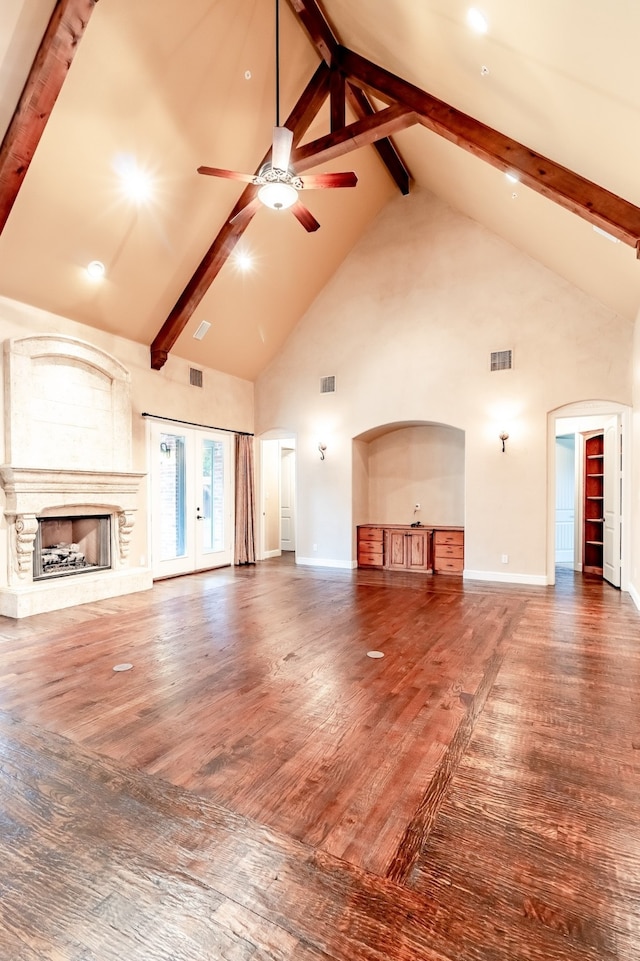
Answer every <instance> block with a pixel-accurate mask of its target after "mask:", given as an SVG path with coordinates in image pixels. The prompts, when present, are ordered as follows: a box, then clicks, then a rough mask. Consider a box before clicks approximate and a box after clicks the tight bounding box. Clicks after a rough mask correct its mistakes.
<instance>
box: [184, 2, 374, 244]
mask: <svg viewBox="0 0 640 961" xmlns="http://www.w3.org/2000/svg"><path fill="white" fill-rule="evenodd" d="M292 146H293V131H291V130H289V128H288V127H281V126H280V18H279V0H276V125H275V127H274V128H273V142H272V147H271V159H270V160H269V161H267V162H266V163H264V164H263V165H262V167H261V168H260V170H259V172H258V173H257V174H243V173H239V172H238V171H236V170H225V169H224V168H221V167H198V173H199V174H206V175H207V176H209V177H222V178H224V179H226V180H240V181H242V182H243V183H247V184H254V185H255V186H256V187H259V188H260V189H259V190H258V194H257V196H256V197H254V198H253V200H250V201H249V203H248V204H247V205H246V206H245V207H243V208H242V210H241V211H240V212H239V213H237V214H236V216H235V217H234V218H233V220H236V219H238V218H240V217H242V218H245V217H248V216H250V215H253V214H254V213H255V211H256V210H257V209H258V208H259V207H260V206H261V205H264V206H265V207H271V209H272V210H290V211H291V213H292V214H293V216H294V217H295V218H296V220H298V221H299V223H301V224H302V226H303V227H304V228H305V230H308V231H309V232H312V231H314V230H317V229H318V227H319V226H320V224H319V223H318V221H317V220H316V218H315V217H314V216H313V214H312V213H311V211H310V210H308V209H307V208H306V207H305V205H304V204H303V203H302V201H301V200H300V199H299V198H298V192H299V191H300V190H323V189H327V188H333V187H355V185H356V184H357V182H358V178H357V177H356V175H355V173H353V171H350V172H348V173H319V174H310V175H305V176H304V177H300V176H298V175H297V174H296V173H295V171H294V170H291V169H290V167H289V162H290V159H291V148H292Z"/></svg>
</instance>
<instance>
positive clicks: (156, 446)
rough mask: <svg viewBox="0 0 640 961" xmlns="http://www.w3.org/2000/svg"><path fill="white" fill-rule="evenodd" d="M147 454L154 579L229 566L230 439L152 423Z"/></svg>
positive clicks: (225, 436) (208, 432)
mask: <svg viewBox="0 0 640 961" xmlns="http://www.w3.org/2000/svg"><path fill="white" fill-rule="evenodd" d="M151 452H152V454H151V459H150V463H151V488H152V494H151V514H152V517H151V520H152V523H151V529H152V547H151V556H152V567H153V574H154V577H169V576H172V575H175V574H188V573H192V572H193V571H198V570H205V569H207V568H211V567H221V566H223V565H225V564H230V563H231V550H232V518H231V503H232V498H231V493H232V473H231V442H230V438H229V435H226V434H220V433H217V432H213V431H204V430H197V429H195V428H189V427H181V426H178V427H176V426H175V425H173V424H166V423H163V422H161V421H159V422H154V423H152V425H151Z"/></svg>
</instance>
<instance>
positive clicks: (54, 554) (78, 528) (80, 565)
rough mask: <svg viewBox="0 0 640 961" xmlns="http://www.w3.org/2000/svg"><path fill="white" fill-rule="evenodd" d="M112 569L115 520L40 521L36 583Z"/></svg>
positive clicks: (89, 517)
mask: <svg viewBox="0 0 640 961" xmlns="http://www.w3.org/2000/svg"><path fill="white" fill-rule="evenodd" d="M110 568H111V517H110V515H109V514H91V515H87V516H82V517H39V518H38V531H37V533H36V538H35V543H34V551H33V579H34V581H38V580H43V579H44V578H48V577H65V576H67V575H69V574H83V573H86V572H88V571H104V570H109V569H110Z"/></svg>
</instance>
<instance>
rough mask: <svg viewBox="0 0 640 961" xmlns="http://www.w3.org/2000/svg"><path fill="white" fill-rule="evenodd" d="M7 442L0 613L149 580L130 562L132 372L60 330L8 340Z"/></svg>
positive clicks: (91, 596)
mask: <svg viewBox="0 0 640 961" xmlns="http://www.w3.org/2000/svg"><path fill="white" fill-rule="evenodd" d="M5 449H6V457H7V461H8V463H6V464H5V465H3V466H2V467H0V481H1V483H2V488H3V490H4V495H5V506H4V517H5V521H6V541H5V545H4V549H5V553H6V567H7V576H6V586H3V587H0V614H3V615H5V616H9V617H24V616H27V615H29V614H36V613H43V612H45V611H51V610H56V609H59V608H63V607H69V606H72V605H74V604H82V603H85V602H88V601H94V600H101V599H103V598H106V597H114V596H117V595H119V594H125V593H130V592H132V591H138V590H146V589H148V588H150V587H151V586H152V577H151V572H150V571H149V570H148V569H146V568H135V567H130V566H129V546H130V540H131V532H132V528H133V525H134V523H135V518H136V514H137V510H138V499H139V496H140V495H139V487H140V482H141V480H142V478H143V477H144V476H145V475H144V474H141V473H135V472H132V471H131V470H130V466H131V406H130V400H129V374H128V371H126V370H125V368H124V367H122V365H121V364H119V362H118V361H116V360H115V359H114V358H113V357H111V356H110V355H108V354H105V353H104V352H103V351H100V350H98V349H96V348H95V347H93V346H92V345H90V344H87V343H84V342H82V341H79V340H75V339H74V338H69V337H61V336H58V335H43V336H36V337H28V338H24V339H21V340H11V341H6V342H5ZM56 547H58V548H59V549H58V550H57V551H56V550H54V549H55V548H56ZM43 549H44V556H46V558H47V559H46V561H44V560H43ZM72 574H73V575H74V576H71V575H72ZM79 574H81V576H75V575H79Z"/></svg>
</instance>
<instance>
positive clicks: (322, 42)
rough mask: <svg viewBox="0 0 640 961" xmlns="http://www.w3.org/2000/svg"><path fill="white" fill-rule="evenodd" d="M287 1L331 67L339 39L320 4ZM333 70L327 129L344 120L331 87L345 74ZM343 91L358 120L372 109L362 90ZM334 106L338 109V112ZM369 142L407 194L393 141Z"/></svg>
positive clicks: (406, 172) (407, 183)
mask: <svg viewBox="0 0 640 961" xmlns="http://www.w3.org/2000/svg"><path fill="white" fill-rule="evenodd" d="M287 2H288V4H289V6H290V7H291V9H292V11H293V12H294V14H295V15H296V17H297V19H298V20H299V22H300V24H301V25H302V27H303V29H304V31H305V33H306V34H307V36H308V37H309V40H310V41H311V43H312V44H313V46H314V47H315V48H316V51H317V52H318V54H319V56H320V57H321V58H322V59H323V60H324V62H325V63H326V64H327V66H329V67H332V68H333V67H335V58H336V54H337V53H338V51H339V49H340V43H339V40H338V37H337V35H336V33H335V30H334V29H333V27H332V26H331V24H330V23H329V21H328V19H327V16H326V14H325V13H324V11H323V10H322V8H321V6H320V4H319V3H318V2H317V0H287ZM335 74H336V78H335V80H334V81H333V83H334V87H332V97H331V130H337V129H339V127H340V126H341V124H340V122H339V121H340V116H341V117H342V124H344V122H345V120H344V100H343V101H342V103H341V104H339V101H338V96H337V93H334V90H335V91H337V89H338V85H339V84H340V85H341V86H342V87H344V79H345V78H344V75H343V74H342V73H341V71H335ZM338 77H339V79H338ZM345 94H346V102H347V103H348V104H349V106H350V107H351V109H352V110H353V112H354V114H355V115H356V117H357V118H358V119H359V120H364V118H365V117H367V116H369V115H370V114H372V113H375V110H374V108H373V105H372V104H371V102H370V100H369V98H368V97H367V95H366V94H365V93H364V91H362V90H358V89H357V88H352V87H350V86H349V85H347V86H346V91H345ZM338 110H340V111H342V113H341V114H339V113H338ZM334 111H335V112H334ZM373 146H374V148H375V150H376V151H377V153H378V156H379V157H380V159H381V160H382V162H383V164H384V165H385V167H386V169H387V171H388V173H389V174H390V176H391V178H392V179H393V181H394V182H395V183H396V185H397V187H398V189H399V190H400V192H401V193H402V194H405V195H406V194H408V193H409V186H410V182H411V175H410V173H409V170H408V169H407V167H406V165H405V163H404V161H403V160H402V157H401V156H400V154H399V152H398V150H397V148H396V147H395V145H394V144H393V143H392V141H391V140H389V139H388V138H384V139H382V140H377V141H376V142H375V143H374V144H373Z"/></svg>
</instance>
